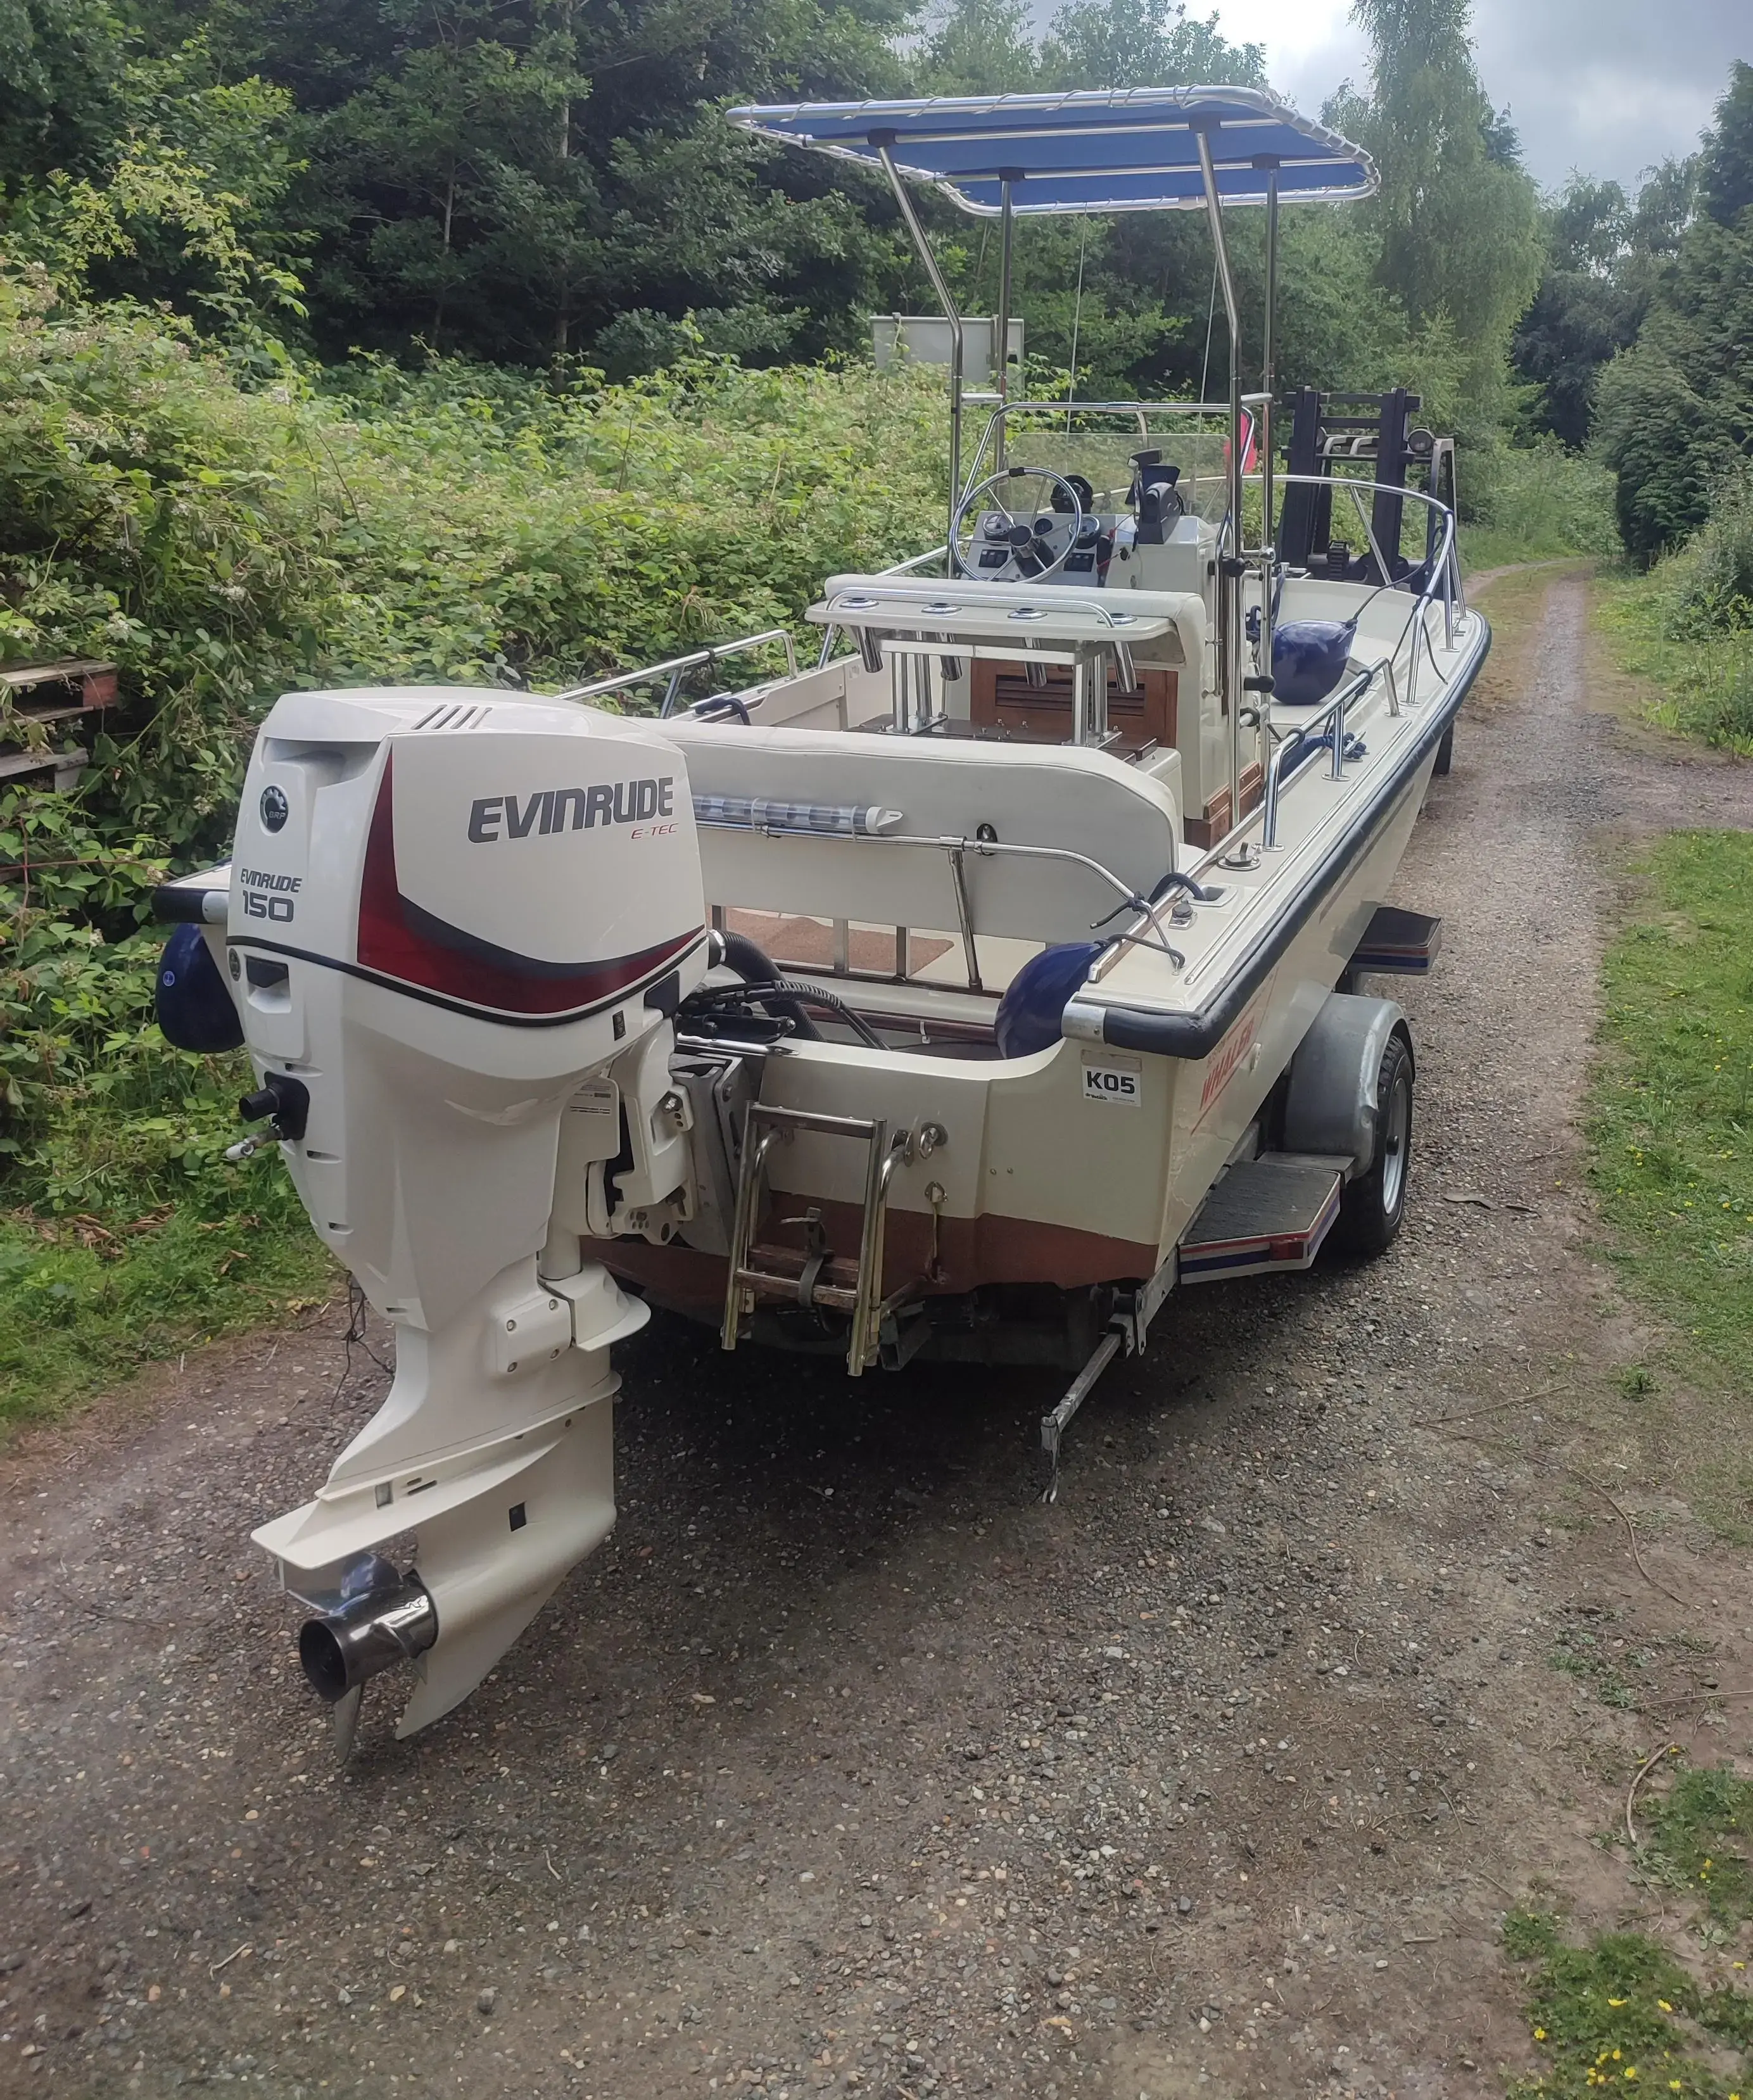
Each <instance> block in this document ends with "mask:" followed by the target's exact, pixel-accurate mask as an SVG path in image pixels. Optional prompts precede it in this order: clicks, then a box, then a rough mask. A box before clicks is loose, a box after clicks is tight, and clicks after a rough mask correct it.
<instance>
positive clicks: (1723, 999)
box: [1587, 832, 1753, 1537]
mask: <svg viewBox="0 0 1753 2100" xmlns="http://www.w3.org/2000/svg"><path fill="white" fill-rule="evenodd" d="M1634 878H1635V880H1636V882H1637V884H1638V885H1639V889H1640V902H1639V903H1638V905H1637V906H1636V907H1635V915H1633V917H1632V919H1631V920H1630V922H1629V923H1628V924H1626V925H1625V926H1624V927H1623V929H1622V930H1621V932H1620V933H1619V935H1618V938H1617V939H1616V940H1615V941H1614V942H1613V944H1612V946H1610V947H1609V950H1608V952H1607V955H1606V958H1605V963H1604V965H1603V973H1602V985H1603V993H1604V1010H1603V1015H1602V1021H1601V1037H1602V1043H1603V1049H1604V1054H1603V1056H1602V1057H1601V1059H1600V1060H1599V1061H1598V1064H1597V1066H1596V1072H1595V1074H1594V1077H1593V1080H1592V1087H1591V1092H1590V1096H1589V1102H1588V1111H1587V1135H1588V1139H1589V1144H1590V1175H1591V1178H1592V1182H1593V1185H1594V1188H1595V1190H1596V1196H1597V1198H1598V1201H1599V1204H1600V1208H1601V1215H1602V1217H1603V1219H1604V1220H1605V1224H1607V1226H1608V1227H1609V1231H1610V1234H1611V1237H1610V1240H1609V1255H1610V1257H1611V1259H1612V1260H1613V1261H1614V1264H1616V1266H1617V1268H1618V1270H1619V1272H1620V1273H1621V1275H1622V1277H1623V1279H1624V1281H1625V1282H1626V1283H1627V1286H1629V1287H1630V1288H1631V1289H1632V1291H1633V1292H1634V1293H1635V1294H1636V1295H1637V1296H1638V1297H1640V1298H1641V1299H1643V1300H1644V1301H1645V1303H1646V1304H1649V1305H1650V1306H1652V1307H1653V1308H1654V1309H1655V1310H1656V1311H1658V1312H1660V1313H1662V1315H1664V1316H1665V1317H1667V1319H1668V1320H1670V1321H1671V1322H1672V1323H1673V1324H1674V1326H1676V1328H1677V1329H1678V1330H1680V1335H1681V1336H1682V1337H1683V1338H1684V1340H1685V1343H1686V1344H1688V1345H1689V1351H1688V1353H1689V1354H1693V1353H1695V1354H1697V1355H1698V1357H1701V1358H1702V1359H1704V1360H1705V1361H1706V1366H1707V1369H1706V1375H1707V1376H1709V1375H1711V1373H1713V1372H1714V1374H1715V1379H1716V1381H1717V1382H1720V1383H1726V1385H1727V1386H1728V1387H1729V1390H1730V1392H1731V1393H1732V1394H1733V1395H1737V1396H1744V1395H1745V1394H1746V1393H1747V1392H1753V1122H1750V1118H1753V835H1749V834H1747V833H1746V832H1671V833H1670V834H1668V835H1667V836H1666V837H1664V838H1663V839H1662V840H1659V841H1658V843H1657V844H1656V845H1654V847H1652V848H1651V849H1649V852H1648V853H1647V854H1645V855H1644V856H1643V857H1642V858H1641V859H1640V861H1639V862H1637V863H1636V867H1635V870H1634ZM1696 1485H1697V1490H1698V1492H1697V1494H1696V1498H1695V1499H1696V1501H1697V1502H1698V1507H1699V1508H1700V1511H1701V1514H1705V1515H1707V1516H1708V1517H1709V1520H1711V1522H1712V1523H1713V1524H1715V1525H1716V1526H1717V1527H1718V1529H1721V1530H1724V1531H1725V1532H1727V1533H1729V1534H1731V1535H1736V1534H1738V1535H1741V1536H1742V1537H1746V1536H1749V1535H1753V1451H1750V1450H1749V1449H1747V1448H1746V1444H1745V1440H1744V1439H1741V1440H1737V1439H1736V1438H1733V1437H1729V1438H1726V1439H1719V1440H1717V1445H1716V1455H1715V1457H1714V1458H1712V1459H1711V1460H1710V1461H1709V1462H1707V1465H1706V1467H1704V1470H1703V1475H1702V1477H1701V1478H1700V1480H1698V1483H1697V1484H1696Z"/></svg>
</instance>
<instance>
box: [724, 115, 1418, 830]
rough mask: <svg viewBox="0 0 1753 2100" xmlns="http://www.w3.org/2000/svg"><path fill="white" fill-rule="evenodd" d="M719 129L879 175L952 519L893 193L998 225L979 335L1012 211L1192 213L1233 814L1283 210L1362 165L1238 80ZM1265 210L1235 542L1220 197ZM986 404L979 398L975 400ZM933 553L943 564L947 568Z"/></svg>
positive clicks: (1333, 192)
mask: <svg viewBox="0 0 1753 2100" xmlns="http://www.w3.org/2000/svg"><path fill="white" fill-rule="evenodd" d="M728 115H729V117H730V119H731V122H732V123H733V124H736V125H740V126H741V127H742V128H743V129H744V130H748V131H756V132H759V133H760V134H761V135H762V136H763V137H766V138H769V139H779V140H782V141H783V142H784V143H786V144H788V145H793V146H806V147H808V148H810V149H811V150H812V151H814V152H819V153H831V154H832V155H834V156H835V157H837V158H838V159H841V160H847V161H859V162H862V163H863V165H866V166H868V167H877V168H881V170H882V171H883V173H884V174H885V175H886V176H887V177H888V179H889V185H890V188H891V189H892V190H893V191H894V197H895V202H896V203H897V205H899V207H900V212H901V216H902V218H903V221H904V222H905V223H906V226H907V232H908V233H909V234H910V235H911V236H912V242H913V245H914V247H915V249H916V250H917V251H918V254H919V259H920V261H921V262H922V263H923V264H924V266H925V272H926V275H927V276H929V278H930V280H931V285H932V289H933V290H934V292H935V293H937V295H938V301H939V302H940V303H941V305H942V307H943V314H944V318H945V319H946V320H947V321H948V323H949V324H950V477H949V479H950V510H949V515H950V527H949V531H948V533H947V536H946V537H947V540H948V541H949V542H950V543H951V544H952V545H953V543H954V540H955V537H956V524H955V521H956V515H957V513H958V510H959V509H960V503H961V499H962V496H963V494H964V491H963V488H962V481H961V452H962V441H961V440H962V433H961V425H962V322H961V315H960V312H959V311H957V308H956V301H955V298H954V297H953V296H952V293H951V291H950V288H949V286H948V285H947V283H946V281H945V280H944V276H943V271H942V270H940V269H939V268H938V261H937V258H936V256H935V255H934V254H933V253H932V249H931V243H930V241H929V239H928V238H927V237H926V234H925V227H924V226H923V225H922V224H921V222H920V218H919V214H918V213H917V212H916V210H915V209H914V207H913V200H912V196H910V195H909V194H908V192H907V183H908V182H909V181H910V180H911V181H912V182H915V183H929V184H932V185H934V187H935V188H938V189H940V190H942V191H943V193H944V194H945V195H946V196H948V197H951V198H952V199H953V200H954V201H955V202H956V204H957V205H960V208H961V209H962V210H964V211H967V212H973V213H974V214H978V215H980V216H982V217H985V216H988V215H995V214H996V217H997V218H999V220H1000V223H1001V226H1002V229H1003V232H1002V238H1001V240H1000V250H999V295H998V309H999V310H998V314H997V316H996V322H995V334H994V340H995V341H996V342H999V343H1000V344H1002V343H1005V342H1008V341H1009V329H1010V281H1011V238H1012V230H1013V225H1014V223H1015V220H1016V218H1017V217H1018V215H1019V214H1021V215H1022V216H1024V217H1030V218H1044V217H1050V216H1053V215H1057V214H1084V213H1090V212H1102V213H1106V212H1121V211H1184V210H1198V209H1199V208H1200V207H1201V206H1203V208H1204V211H1205V214H1206V218H1207V220H1208V223H1209V224H1210V227H1211V232H1212V247H1213V248H1214V249H1215V250H1216V254H1217V277H1218V282H1219V284H1220V285H1221V289H1222V292H1223V301H1224V314H1225V319H1226V320H1227V321H1228V323H1229V331H1230V400H1229V414H1230V447H1229V455H1230V457H1229V474H1228V480H1229V492H1228V493H1229V501H1228V506H1227V510H1228V514H1227V516H1226V517H1225V520H1224V525H1223V532H1222V541H1221V554H1222V556H1223V558H1222V559H1221V561H1220V562H1219V564H1218V577H1219V582H1218V605H1217V641H1218V682H1219V686H1220V687H1221V691H1222V695H1223V708H1224V712H1225V716H1226V717H1227V718H1228V721H1229V724H1230V786H1231V791H1232V796H1233V799H1232V801H1231V803H1230V809H1231V810H1232V812H1233V813H1234V814H1235V815H1237V816H1239V814H1240V812H1241V806H1242V805H1241V787H1242V746H1241V729H1242V716H1243V693H1244V690H1247V691H1258V692H1261V693H1264V694H1266V695H1269V694H1270V692H1271V690H1272V680H1271V675H1270V668H1269V667H1270V665H1271V663H1272V602H1273V592H1272V589H1271V577H1272V575H1273V572H1274V567H1275V565H1276V562H1277V554H1276V552H1275V549H1274V544H1273V525H1274V517H1273V479H1274V474H1273V437H1272V395H1273V387H1274V371H1273V318H1274V314H1273V310H1274V305H1275V304H1276V301H1277V293H1278V206H1279V205H1280V203H1281V202H1285V201H1290V202H1297V201H1324V202H1327V203H1330V204H1338V203H1345V202H1349V201H1353V200H1355V199H1358V198H1360V197H1367V196H1371V195H1373V194H1374V192H1375V189H1376V188H1377V187H1378V183H1377V177H1376V172H1375V163H1374V162H1373V161H1371V158H1370V157H1369V155H1368V154H1367V153H1366V152H1364V150H1363V149H1362V147H1361V146H1354V145H1353V144H1352V143H1351V142H1350V140H1349V139H1342V138H1340V135H1338V133H1337V132H1335V131H1329V130H1327V128H1326V126H1323V125H1320V124H1314V123H1311V122H1310V121H1309V119H1308V118H1307V117H1300V116H1298V115H1297V113H1296V111H1295V110H1293V109H1292V108H1289V107H1288V106H1287V104H1284V103H1282V102H1280V101H1278V99H1277V98H1276V97H1275V96H1274V95H1268V94H1266V93H1265V91H1264V90H1261V89H1259V88H1251V87H1136V88H1115V89H1101V90H1094V91H1088V90H1080V91H1078V92H1075V93H1068V94H1063V95H957V96H951V95H928V96H925V97H923V98H915V99H910V100H907V101H892V102H794V103H779V104H750V105H746V106H744V107H743V108H737V109H732V110H731V111H729V112H728ZM1255 204H1258V205H1265V211H1266V283H1265V329H1264V340H1263V342H1262V344H1261V391H1260V395H1258V396H1257V397H1256V398H1257V399H1259V402H1260V405H1261V417H1260V439H1261V467H1262V474H1261V512H1262V527H1261V544H1260V545H1259V546H1258V547H1254V548H1249V547H1247V546H1245V545H1244V544H1243V508H1242V489H1243V470H1244V445H1243V424H1242V410H1243V395H1242V353H1241V315H1240V311H1239V306H1238V302H1237V299H1236V290H1235V276H1234V271H1232V270H1231V268H1230V249H1229V243H1228V241H1227V240H1225V234H1224V213H1225V210H1226V209H1227V208H1229V207H1230V206H1232V205H1255ZM998 374H999V377H998V392H997V395H996V400H997V403H998V414H997V416H996V418H995V421H994V424H993V450H994V464H995V465H996V466H997V467H999V468H1002V467H1003V466H1004V465H1005V409H1006V408H1007V406H1008V405H1009V360H1008V359H1007V358H1005V357H1004V356H1002V355H1000V359H999V360H998ZM986 398H987V399H992V398H994V397H992V396H990V395H989V396H987V397H986ZM945 559H946V566H947V565H948V562H949V554H948V552H947V550H946V556H945ZM1248 568H1252V569H1254V570H1256V571H1257V573H1258V575H1259V576H1260V579H1261V601H1262V612H1261V647H1260V650H1259V652H1258V656H1257V661H1258V662H1259V664H1263V665H1264V666H1265V667H1267V668H1265V670H1261V671H1256V674H1255V675H1254V676H1253V677H1244V675H1243V674H1244V670H1245V664H1244V647H1243V626H1242V584H1241V579H1242V576H1243V572H1244V571H1245V570H1246V569H1248ZM1267 712H1268V710H1267V708H1265V707H1264V706H1256V707H1254V708H1252V715H1253V718H1254V721H1255V725H1256V735H1257V739H1258V743H1259V749H1260V763H1261V768H1262V773H1263V775H1264V770H1265V767H1266V766H1267V765H1268V764H1269V758H1270V754H1269V752H1268V749H1267V743H1268V737H1267V731H1266V715H1267Z"/></svg>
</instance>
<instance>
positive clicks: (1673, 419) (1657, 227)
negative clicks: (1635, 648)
mask: <svg viewBox="0 0 1753 2100" xmlns="http://www.w3.org/2000/svg"><path fill="white" fill-rule="evenodd" d="M1693 199H1696V203H1697V209H1696V210H1694V211H1693V212H1692V214H1691V215H1690V217H1688V216H1687V207H1688V205H1689V204H1690V203H1691V202H1692V201H1693ZM1750 207H1753V67H1750V66H1747V65H1745V64H1741V63H1739V62H1737V64H1735V65H1734V66H1733V68H1731V70H1730V73H1729V83H1728V86H1727V87H1726V88H1725V89H1724V93H1723V95H1722V96H1721V98H1720V100H1719V101H1718V103H1717V105H1716V110H1715V121H1714V123H1713V124H1712V126H1711V128H1710V130H1708V131H1707V132H1706V134H1705V135H1704V138H1703V139H1702V143H1701V145H1700V149H1699V152H1698V157H1697V159H1696V161H1693V163H1691V164H1689V165H1685V166H1684V167H1681V168H1676V167H1675V166H1674V165H1669V166H1667V168H1665V169H1662V170H1658V171H1657V173H1656V174H1655V176H1654V178H1653V179H1652V180H1651V182H1650V183H1649V184H1647V185H1646V186H1645V192H1644V194H1643V195H1642V196H1640V198H1639V200H1638V209H1637V211H1636V214H1634V225H1635V227H1636V235H1637V238H1638V240H1640V242H1641V243H1643V244H1644V245H1643V249H1642V259H1641V261H1640V264H1639V268H1640V272H1641V275H1640V277H1639V279H1638V280H1637V281H1638V283H1639V284H1640V286H1641V287H1643V288H1644V306H1643V315H1642V321H1641V325H1640V328H1639V329H1638V333H1637V340H1636V343H1635V345H1634V346H1632V348H1631V349H1630V350H1628V351H1625V352H1623V354H1622V355H1620V356H1619V357H1618V358H1617V359H1616V360H1614V362H1613V363H1612V364H1609V366H1607V367H1606V368H1605V371H1604V372H1603V373H1602V374H1601V382H1600V388H1599V397H1598V399H1599V405H1598V408H1597V413H1596V435H1597V439H1598V442H1599V443H1600V445H1601V452H1602V456H1603V457H1604V458H1605V460H1606V461H1607V463H1608V464H1609V465H1610V466H1611V467H1612V468H1613V470H1614V476H1615V479H1616V485H1617V498H1616V500H1617V501H1618V509H1619V515H1620V520H1621V527H1622V530H1623V532H1624V536H1625V540H1626V544H1627V546H1628V547H1630V548H1631V549H1632V551H1633V552H1634V553H1635V554H1638V555H1639V556H1640V558H1644V559H1646V560H1647V559H1649V558H1654V556H1655V555H1656V554H1658V553H1660V552H1661V551H1662V549H1665V548H1668V547H1672V546H1676V545H1678V544H1679V543H1680V541H1681V540H1684V539H1685V537H1686V536H1688V535H1689V533H1691V532H1693V531H1694V530H1695V529H1696V528H1697V527H1698V525H1699V524H1700V523H1702V521H1703V519H1704V518H1705V517H1706V515H1707V512H1708V510H1709V506H1710V493H1711V487H1712V485H1713V484H1714V483H1716V482H1717V481H1718V480H1720V479H1722V478H1723V477H1724V475H1725V474H1727V473H1728V472H1729V470H1731V469H1732V467H1733V465H1735V464H1736V463H1737V461H1738V459H1740V458H1742V457H1746V456H1749V455H1753V209H1750Z"/></svg>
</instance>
